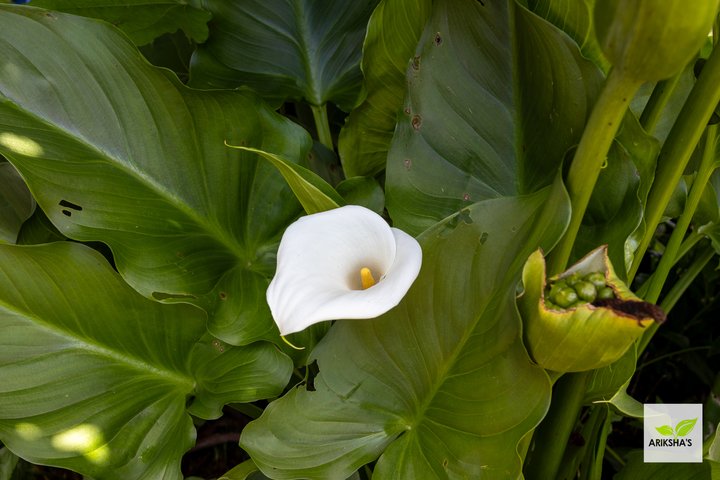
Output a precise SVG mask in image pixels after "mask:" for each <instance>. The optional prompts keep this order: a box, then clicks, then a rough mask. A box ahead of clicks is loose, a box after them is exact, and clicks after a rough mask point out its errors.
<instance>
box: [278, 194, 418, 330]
mask: <svg viewBox="0 0 720 480" xmlns="http://www.w3.org/2000/svg"><path fill="white" fill-rule="evenodd" d="M421 264H422V249H421V248H420V245H419V244H418V242H417V241H416V240H415V239H414V238H413V237H411V236H410V235H408V234H407V233H405V232H403V231H402V230H398V229H397V228H391V227H390V226H389V225H388V224H387V223H386V222H385V220H383V218H382V217H381V216H380V215H378V214H376V213H375V212H373V211H372V210H368V209H367V208H364V207H359V206H357V205H348V206H345V207H340V208H336V209H334V210H328V211H326V212H321V213H316V214H313V215H307V216H305V217H302V218H300V219H299V220H297V221H296V222H295V223H293V224H292V225H290V226H289V227H288V229H287V230H286V231H285V233H284V235H283V237H282V240H281V241H280V247H279V249H278V254H277V271H276V273H275V278H273V280H272V282H270V286H269V287H268V289H267V302H268V305H269V306H270V311H271V312H272V315H273V318H274V319H275V323H277V325H278V327H279V329H280V334H281V335H283V336H284V335H288V334H290V333H295V332H299V331H301V330H304V329H306V328H307V327H309V326H310V325H313V324H315V323H318V322H322V321H325V320H338V319H364V318H375V317H377V316H379V315H382V314H383V313H385V312H387V311H388V310H390V309H391V308H393V307H394V306H396V305H397V304H398V303H399V302H400V300H401V299H402V298H403V297H404V296H405V294H406V293H407V291H408V289H409V288H410V285H412V283H413V282H414V281H415V278H417V276H418V273H419V272H420V265H421ZM363 267H366V268H369V269H370V271H371V272H372V275H373V277H374V279H375V285H373V286H372V287H370V288H367V289H365V290H363V288H362V282H361V277H360V270H361V269H362V268H363Z"/></svg>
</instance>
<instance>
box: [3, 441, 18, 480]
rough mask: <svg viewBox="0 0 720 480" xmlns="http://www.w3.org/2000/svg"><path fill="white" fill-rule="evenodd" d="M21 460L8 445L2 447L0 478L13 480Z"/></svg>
mask: <svg viewBox="0 0 720 480" xmlns="http://www.w3.org/2000/svg"><path fill="white" fill-rule="evenodd" d="M19 460H20V459H19V458H18V457H17V456H16V455H15V454H13V453H12V452H11V451H10V450H8V449H7V447H0V480H13V476H14V473H15V471H16V469H17V467H18V462H19Z"/></svg>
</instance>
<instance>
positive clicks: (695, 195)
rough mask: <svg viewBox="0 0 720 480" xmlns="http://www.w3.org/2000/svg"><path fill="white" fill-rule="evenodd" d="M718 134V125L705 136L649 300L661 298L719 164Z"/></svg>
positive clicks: (651, 280) (655, 273)
mask: <svg viewBox="0 0 720 480" xmlns="http://www.w3.org/2000/svg"><path fill="white" fill-rule="evenodd" d="M716 135H717V125H711V126H709V127H708V130H707V135H706V138H705V149H704V151H703V155H702V160H701V162H700V167H699V168H698V172H697V174H696V175H695V180H693V183H692V186H691V187H690V194H689V195H688V199H687V201H686V202H685V209H684V210H683V212H682V214H681V215H680V218H678V221H677V224H676V225H675V229H674V230H673V233H672V235H671V236H670V240H669V241H668V244H667V246H666V247H665V252H664V253H663V256H662V258H661V259H660V263H659V264H658V267H657V269H656V270H655V272H654V273H653V276H652V277H651V278H650V280H649V281H650V286H649V287H648V291H647V293H646V294H645V297H644V299H645V301H647V302H650V303H656V302H657V301H658V298H660V293H661V291H662V288H663V285H665V281H666V280H667V277H668V275H669V274H670V270H671V269H672V266H673V265H674V264H675V261H676V258H677V256H678V255H679V252H680V246H681V245H682V243H683V239H684V238H685V233H686V232H687V230H688V227H689V226H690V221H691V220H692V218H693V215H695V210H696V209H697V206H698V204H699V203H700V198H701V197H702V194H703V192H704V191H705V187H706V186H707V183H708V181H709V180H710V175H712V172H713V171H714V170H715V168H716V166H717V165H716V163H715V138H716Z"/></svg>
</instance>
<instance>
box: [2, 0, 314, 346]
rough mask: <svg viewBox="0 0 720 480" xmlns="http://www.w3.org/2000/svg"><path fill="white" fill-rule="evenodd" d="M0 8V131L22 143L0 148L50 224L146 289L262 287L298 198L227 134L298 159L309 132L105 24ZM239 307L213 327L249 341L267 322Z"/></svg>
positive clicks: (207, 301)
mask: <svg viewBox="0 0 720 480" xmlns="http://www.w3.org/2000/svg"><path fill="white" fill-rule="evenodd" d="M0 8H1V9H0V48H2V49H3V51H5V52H7V54H6V55H3V57H2V58H1V59H0V68H2V69H3V71H5V72H7V74H5V75H3V76H2V77H1V78H0V93H1V94H2V96H0V134H1V133H2V132H4V131H12V132H14V135H16V136H17V137H18V138H21V139H22V141H23V142H24V143H23V144H17V143H16V144H15V146H13V145H7V144H2V145H0V149H1V151H2V153H3V154H4V155H5V156H6V157H8V159H9V160H10V161H11V162H12V163H13V164H14V165H15V166H16V168H18V170H19V171H20V172H21V173H22V175H23V177H24V178H25V179H26V181H27V182H28V184H29V185H30V187H31V189H33V190H34V192H35V193H36V199H37V201H38V203H39V204H40V205H41V207H42V208H43V210H44V211H45V212H46V213H47V215H48V217H49V218H50V220H51V221H52V222H53V223H54V224H55V225H56V226H57V227H58V229H59V230H60V231H61V232H62V233H63V234H64V235H66V236H68V237H70V238H72V239H75V240H83V241H89V240H99V241H102V242H105V243H107V244H108V245H109V246H110V247H111V249H112V252H113V255H114V259H115V262H116V264H117V267H118V269H119V271H120V273H121V274H122V275H123V277H124V278H125V280H126V281H127V282H128V283H130V284H131V285H132V286H133V287H134V288H135V289H137V290H138V291H139V292H141V293H142V294H143V295H145V296H148V297H150V296H153V295H154V296H155V298H173V297H178V296H179V297H181V298H183V299H185V300H189V301H195V302H198V303H201V304H203V306H204V307H206V308H218V309H219V308H221V307H220V306H221V305H227V304H229V302H231V301H232V297H233V296H235V295H240V293H238V292H239V291H238V290H237V289H231V288H230V287H236V286H237V285H238V283H239V282H243V283H244V282H245V280H247V283H248V284H249V285H255V286H258V285H262V284H267V281H268V280H267V279H268V277H269V276H270V275H271V273H272V271H273V270H274V250H275V248H276V244H277V241H278V240H279V237H280V234H281V233H282V230H283V229H284V227H285V225H286V224H287V223H289V221H290V220H291V219H292V218H294V217H295V216H296V215H298V213H299V212H300V207H299V204H298V203H297V201H296V200H295V199H294V196H293V194H292V192H291V191H290V189H289V188H288V187H287V185H286V184H285V182H284V181H283V179H282V177H281V176H280V175H279V174H278V173H277V172H276V171H275V168H274V167H273V166H272V165H270V164H268V163H267V162H266V161H265V160H262V159H259V158H257V157H256V155H255V154H253V153H248V152H241V151H239V150H233V149H229V148H227V147H226V146H225V144H224V142H225V141H226V140H227V142H228V143H232V144H242V145H246V146H249V147H254V148H258V149H261V150H263V151H267V152H271V153H274V154H277V155H280V156H282V157H283V158H285V159H289V160H290V161H299V160H301V159H304V158H305V155H306V154H307V152H308V150H309V148H310V138H309V136H308V135H307V133H305V132H304V131H303V130H302V129H301V128H299V127H297V126H295V125H293V124H292V123H291V122H290V121H289V120H286V119H284V118H282V117H280V116H279V115H277V114H276V113H275V112H273V111H272V110H271V109H270V108H269V107H267V106H266V105H265V104H264V103H263V102H262V101H261V100H260V99H259V98H257V97H256V96H254V95H252V94H251V93H249V92H236V91H213V92H202V91H194V90H190V89H188V88H186V87H184V86H183V85H181V84H180V83H179V82H178V80H177V79H176V78H175V77H174V76H172V75H171V74H169V73H168V71H166V70H162V69H157V68H154V67H152V66H150V65H149V64H148V63H147V62H146V61H145V60H144V59H143V58H142V57H141V56H140V54H139V53H138V52H137V50H136V49H135V48H134V46H133V45H132V44H130V43H129V41H128V40H127V38H126V37H125V36H123V35H121V34H119V33H118V32H117V31H115V30H113V29H111V28H110V27H109V26H108V25H106V24H104V23H101V22H98V21H94V20H90V19H85V18H81V17H74V16H70V15H66V14H61V13H54V12H53V13H49V12H45V11H43V10H39V9H35V8H32V7H25V6H24V7H13V6H4V5H3V6H0ZM88 44H93V45H96V47H94V48H92V49H88V48H85V47H86V45H88ZM68 51H71V52H73V54H72V55H68V54H67V52H68ZM18 145H19V146H18ZM23 145H24V146H23ZM254 288H255V287H252V288H250V289H249V292H252V291H253V289H254ZM260 288H261V289H262V287H260ZM204 295H209V296H207V297H205V298H203V296H204ZM259 298H260V299H261V298H262V297H259ZM259 301H260V300H258V299H255V300H252V303H258V302H259ZM260 313H262V312H260ZM265 313H266V312H265ZM237 317H238V312H237V311H227V312H226V313H225V316H224V317H223V316H215V317H213V318H212V322H214V323H211V325H210V329H211V331H213V333H215V334H216V335H218V336H221V337H222V338H223V339H225V340H227V341H229V342H232V343H235V344H246V343H249V342H251V341H253V340H254V339H257V338H261V337H262V336H263V335H265V334H267V332H268V329H271V328H272V323H271V319H270V318H269V315H262V316H255V317H253V320H252V321H249V322H242V323H241V322H238V321H237Z"/></svg>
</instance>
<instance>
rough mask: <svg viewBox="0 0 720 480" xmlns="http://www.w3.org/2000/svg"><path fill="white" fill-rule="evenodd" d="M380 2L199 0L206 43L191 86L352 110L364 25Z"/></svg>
mask: <svg viewBox="0 0 720 480" xmlns="http://www.w3.org/2000/svg"><path fill="white" fill-rule="evenodd" d="M376 3H377V0H363V1H355V0H344V1H340V0H338V1H332V2H316V1H312V0H243V1H242V2H228V1H225V0H203V6H204V7H205V8H206V9H207V10H209V11H210V12H212V15H213V23H212V29H211V31H210V38H209V39H208V41H207V42H205V43H204V44H203V45H201V46H200V47H199V48H198V50H197V51H196V53H195V55H194V56H193V64H192V65H191V69H190V82H191V84H192V85H193V86H200V87H212V88H218V87H219V88H235V87H237V86H239V85H247V86H249V87H251V88H252V89H254V90H255V91H257V92H259V93H260V94H261V95H263V96H264V97H267V98H270V99H279V100H284V99H287V98H290V99H297V100H300V99H304V100H305V101H307V102H308V103H310V104H312V105H324V104H325V103H327V102H333V103H335V104H337V105H339V106H340V107H341V108H343V109H345V110H350V109H351V108H353V107H354V106H355V103H356V102H357V99H358V96H359V94H360V86H361V80H362V74H361V72H360V66H359V63H360V53H361V46H362V41H363V37H364V35H365V27H366V25H367V22H368V18H370V14H371V13H372V10H373V8H374V7H375V4H376Z"/></svg>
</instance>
